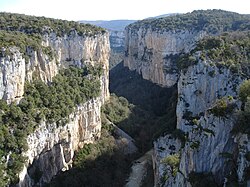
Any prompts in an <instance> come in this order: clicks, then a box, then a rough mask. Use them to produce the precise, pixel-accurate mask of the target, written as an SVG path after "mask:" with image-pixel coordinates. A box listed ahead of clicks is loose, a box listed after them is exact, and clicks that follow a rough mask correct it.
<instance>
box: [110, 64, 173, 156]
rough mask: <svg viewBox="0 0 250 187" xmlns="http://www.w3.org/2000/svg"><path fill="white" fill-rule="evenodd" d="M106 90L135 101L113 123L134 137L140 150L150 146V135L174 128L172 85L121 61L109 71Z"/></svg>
mask: <svg viewBox="0 0 250 187" xmlns="http://www.w3.org/2000/svg"><path fill="white" fill-rule="evenodd" d="M110 92H111V93H115V94H116V95H117V96H122V97H125V98H126V99H127V100H128V101H129V102H130V103H132V104H134V105H136V107H134V108H133V109H132V112H131V114H130V116H129V117H128V118H127V119H125V120H123V121H121V122H120V123H118V124H116V125H117V126H118V127H120V128H121V129H123V130H124V131H126V132H127V133H128V134H129V135H130V136H132V137H133V138H134V139H135V140H136V143H137V146H138V147H139V150H140V152H141V153H143V152H146V151H147V150H149V149H150V148H151V147H152V142H153V140H154V139H156V138H157V137H159V136H160V135H162V134H164V133H171V132H173V131H174V130H175V129H176V104H177V87H176V85H175V86H173V87H171V88H166V87H161V86H159V85H157V84H154V83H152V82H150V81H148V80H145V79H143V78H142V77H141V75H139V74H138V73H136V72H135V71H130V70H129V69H128V68H127V67H124V66H123V63H122V62H121V63H120V64H118V65H117V66H115V67H114V68H113V69H112V70H111V71H110Z"/></svg>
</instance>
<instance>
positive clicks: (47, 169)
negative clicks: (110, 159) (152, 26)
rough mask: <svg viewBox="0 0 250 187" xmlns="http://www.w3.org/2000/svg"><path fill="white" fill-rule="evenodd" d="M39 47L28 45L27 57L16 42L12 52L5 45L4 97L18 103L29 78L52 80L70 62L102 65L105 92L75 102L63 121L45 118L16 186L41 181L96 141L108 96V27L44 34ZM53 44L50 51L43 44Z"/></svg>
mask: <svg viewBox="0 0 250 187" xmlns="http://www.w3.org/2000/svg"><path fill="white" fill-rule="evenodd" d="M41 46H42V47H41V49H40V50H38V51H34V50H32V49H30V48H28V49H27V54H26V56H25V55H24V54H22V53H20V51H19V48H18V47H11V48H9V50H10V55H9V54H8V55H7V54H5V49H4V48H3V49H2V54H3V55H2V56H1V57H0V63H1V64H0V98H2V99H5V100H7V102H8V103H11V102H19V101H20V99H21V98H22V96H23V94H24V84H25V82H26V81H29V82H32V80H33V79H40V80H42V81H44V82H48V83H49V82H51V81H52V79H53V77H54V76H55V75H56V74H57V73H58V72H59V70H60V69H62V68H67V67H68V66H69V65H75V66H85V65H86V64H91V65H92V66H94V67H95V66H97V67H99V66H101V67H102V69H103V75H102V76H101V77H100V83H101V84H100V85H101V95H100V97H98V98H95V99H91V100H90V101H87V102H86V103H84V104H82V105H80V106H77V108H76V110H75V112H74V113H72V114H71V115H70V116H69V122H68V123H66V124H64V125H63V126H62V125H58V124H55V123H53V124H49V123H48V122H46V121H43V122H42V123H41V124H40V125H39V126H38V127H37V129H36V130H35V132H34V133H32V134H30V135H29V136H28V139H27V141H28V151H27V152H25V153H23V155H24V156H26V157H27V158H28V159H27V163H26V164H25V166H24V168H23V171H22V172H21V173H20V174H19V179H20V182H19V183H18V185H17V186H20V187H31V186H35V185H37V186H42V185H44V184H45V183H48V182H49V181H50V180H51V179H52V177H53V176H55V175H56V174H57V173H58V172H59V171H63V170H67V169H69V168H70V167H71V165H72V158H73V156H74V152H75V151H76V150H78V149H79V148H81V147H82V146H83V145H84V144H87V143H93V142H94V141H95V140H96V139H98V138H99V137H100V135H101V134H100V133H101V114H100V112H101V105H102V104H103V103H104V101H106V100H107V99H108V98H109V89H108V85H109V83H108V81H109V78H108V73H109V72H108V71H109V62H108V61H109V51H110V46H109V36H108V34H107V32H105V33H100V34H97V35H93V36H85V35H81V36H80V35H78V34H77V32H76V31H71V33H70V34H68V35H66V34H65V35H64V37H58V36H57V35H56V34H55V33H53V32H52V33H50V34H46V35H43V39H42V44H41ZM44 48H50V49H51V52H52V54H48V53H46V52H44V51H43V50H42V49H44Z"/></svg>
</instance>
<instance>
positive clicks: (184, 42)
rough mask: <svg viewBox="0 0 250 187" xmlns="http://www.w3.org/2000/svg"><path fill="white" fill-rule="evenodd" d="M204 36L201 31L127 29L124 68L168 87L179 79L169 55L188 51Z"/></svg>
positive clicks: (203, 32) (204, 33)
mask: <svg viewBox="0 0 250 187" xmlns="http://www.w3.org/2000/svg"><path fill="white" fill-rule="evenodd" d="M206 35H207V32H205V31H203V30H179V31H175V30H171V31H161V30H158V31H155V30H153V29H152V28H150V27H149V28H144V27H141V28H139V29H138V30H137V29H133V28H130V27H127V28H126V30H125V36H126V37H125V58H124V65H125V66H127V67H129V69H130V70H136V71H137V72H138V73H139V74H141V75H142V77H143V78H144V79H147V80H150V81H152V82H154V83H156V84H159V85H162V86H167V87H171V86H173V85H174V84H176V82H177V80H178V77H179V73H178V70H177V67H176V62H175V61H173V60H172V58H171V55H178V54H180V53H183V52H184V53H186V52H189V51H190V50H191V49H192V48H193V47H194V44H195V42H197V41H198V40H200V39H201V38H203V37H204V36H206Z"/></svg>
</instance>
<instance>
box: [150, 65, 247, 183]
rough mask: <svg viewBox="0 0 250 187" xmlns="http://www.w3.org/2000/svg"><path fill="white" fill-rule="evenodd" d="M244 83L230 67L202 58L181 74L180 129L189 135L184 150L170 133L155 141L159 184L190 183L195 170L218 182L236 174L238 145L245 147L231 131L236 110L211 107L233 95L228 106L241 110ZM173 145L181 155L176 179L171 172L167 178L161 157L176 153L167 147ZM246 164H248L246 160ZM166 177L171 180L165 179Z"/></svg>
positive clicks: (178, 110)
mask: <svg viewBox="0 0 250 187" xmlns="http://www.w3.org/2000/svg"><path fill="white" fill-rule="evenodd" d="M211 72H212V73H211ZM241 82H242V78H241V77H240V76H239V75H236V74H233V73H232V72H231V71H230V70H229V69H228V68H226V67H224V68H223V67H220V68H217V67H216V66H213V65H212V62H209V61H200V62H198V64H197V65H194V66H190V67H189V68H188V69H187V71H185V72H184V71H183V72H182V73H181V75H180V79H179V81H178V96H179V97H178V103H177V109H176V114H177V129H179V130H181V132H182V133H183V135H185V139H186V141H185V143H184V145H183V147H182V148H181V149H180V146H179V144H180V143H178V141H177V142H173V141H172V139H170V140H171V141H170V140H169V138H168V137H169V135H167V136H166V137H162V138H160V139H159V140H157V141H156V142H155V143H154V147H155V159H156V162H155V163H156V168H157V170H158V173H159V174H157V175H156V178H157V179H156V181H158V184H159V183H161V184H164V186H189V185H190V184H189V183H188V181H189V177H190V173H191V172H195V173H212V174H213V176H214V178H215V181H217V182H218V183H219V184H223V182H224V180H225V178H226V177H228V176H230V175H231V174H232V171H233V170H234V169H235V167H236V166H235V163H234V161H235V160H237V157H238V146H239V147H242V143H240V141H239V140H238V139H237V140H236V139H235V138H234V135H233V134H232V133H231V131H232V129H233V126H234V121H235V118H234V115H231V114H232V113H228V114H225V116H218V115H216V114H214V113H213V112H211V109H212V108H213V107H214V106H215V105H216V102H217V101H218V100H219V98H221V99H225V100H227V99H228V98H230V102H229V101H228V100H227V102H229V103H228V105H230V106H231V107H233V108H234V109H233V110H236V109H239V106H240V105H239V104H240V103H238V101H237V100H234V99H233V98H236V96H237V89H238V86H239V85H240V83H241ZM231 112H232V111H231ZM161 139H165V140H164V141H161ZM170 146H172V147H173V146H174V147H177V149H176V150H175V152H178V154H180V164H179V168H178V170H179V171H178V173H177V175H176V176H175V177H174V178H173V176H172V175H170V174H168V175H167V177H166V173H164V172H163V171H164V169H161V168H164V167H166V166H164V163H161V160H162V159H163V158H164V157H166V155H171V154H173V153H171V151H172V150H171V151H169V150H167V149H165V148H164V147H170ZM159 147H163V148H164V150H162V149H159ZM244 147H245V149H246V150H244V151H243V150H242V149H243V148H242V149H241V150H242V152H247V149H248V148H247V145H246V146H244ZM162 152H163V153H162ZM244 155H245V154H244ZM239 156H240V155H239ZM242 158H243V156H240V159H242ZM238 159H239V158H238ZM239 162H241V161H239ZM243 163H245V165H248V164H247V163H248V162H246V161H245V162H243ZM238 167H240V165H238ZM244 168H246V167H244ZM239 170H241V171H242V170H244V169H239ZM164 177H166V178H167V179H166V178H165V179H166V180H165V181H164V182H162V180H161V179H162V178H164ZM173 181H175V182H173ZM177 181H178V182H179V184H178V185H177V183H176V182H177Z"/></svg>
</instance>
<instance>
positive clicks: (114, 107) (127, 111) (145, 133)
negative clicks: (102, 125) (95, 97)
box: [103, 94, 175, 152]
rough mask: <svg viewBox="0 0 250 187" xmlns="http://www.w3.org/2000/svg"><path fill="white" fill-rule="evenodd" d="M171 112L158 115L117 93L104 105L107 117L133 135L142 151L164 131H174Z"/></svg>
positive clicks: (148, 147)
mask: <svg viewBox="0 0 250 187" xmlns="http://www.w3.org/2000/svg"><path fill="white" fill-rule="evenodd" d="M172 110H174V109H172ZM170 112H171V113H169V114H166V115H163V116H160V117H157V116H155V115H154V114H153V113H152V112H150V111H147V110H145V109H143V108H141V107H138V106H136V105H133V104H130V103H129V102H128V101H127V99H125V98H124V97H117V96H116V95H115V94H111V98H110V101H109V103H107V104H106V105H105V106H103V113H104V114H105V117H106V118H107V119H108V120H109V121H111V122H113V123H114V124H116V125H117V126H118V127H119V128H121V129H123V130H124V131H125V132H127V133H128V134H129V135H130V136H131V137H133V138H134V139H135V140H136V144H137V147H138V148H139V149H140V151H141V152H145V151H147V150H148V149H150V147H151V146H152V141H153V140H154V139H155V138H157V137H159V136H160V135H161V134H162V133H163V132H171V131H173V129H174V126H175V123H174V122H173V121H167V119H170V117H172V116H171V115H172V114H173V113H174V111H173V112H172V111H170ZM104 121H105V119H104ZM163 129H164V130H163Z"/></svg>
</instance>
